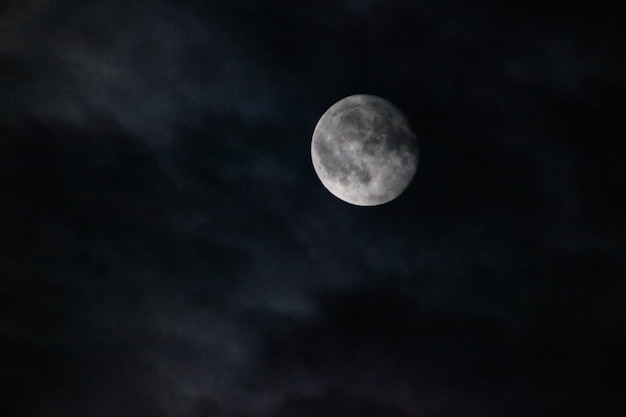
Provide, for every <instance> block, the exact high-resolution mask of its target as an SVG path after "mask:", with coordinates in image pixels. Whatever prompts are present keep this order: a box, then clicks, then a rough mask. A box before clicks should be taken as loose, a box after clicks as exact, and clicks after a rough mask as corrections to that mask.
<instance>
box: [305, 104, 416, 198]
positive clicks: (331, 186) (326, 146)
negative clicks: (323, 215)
mask: <svg viewBox="0 0 626 417" xmlns="http://www.w3.org/2000/svg"><path fill="white" fill-rule="evenodd" d="M311 159H312V162H313V167H314V169H315V172H316V173H317V176H318V177H319V178H320V180H321V181H322V184H323V185H324V186H325V187H326V188H327V189H328V190H329V191H330V192H331V193H332V194H333V195H335V196H336V197H338V198H340V199H341V200H343V201H346V202H348V203H351V204H355V205H359V206H375V205H379V204H384V203H387V202H389V201H391V200H393V199H395V198H396V197H398V196H399V195H400V194H402V193H403V192H404V190H405V189H406V188H407V187H408V185H409V184H410V182H411V180H412V179H413V177H414V175H415V171H416V170H417V160H418V145H417V140H416V138H415V134H414V133H413V131H412V130H411V128H410V125H409V123H408V121H407V119H406V117H405V116H404V114H403V113H402V112H401V111H400V110H399V109H398V108H396V107H395V106H394V105H392V104H391V103H390V102H388V101H387V100H385V99H382V98H380V97H376V96H371V95H362V94H360V95H353V96H349V97H346V98H344V99H342V100H340V101H338V102H337V103H335V104H334V105H332V106H331V107H330V108H329V109H328V110H327V111H326V112H325V113H324V114H323V115H322V117H321V118H320V120H319V122H318V123H317V126H316V127H315V131H314V132H313V140H312V142H311Z"/></svg>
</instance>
